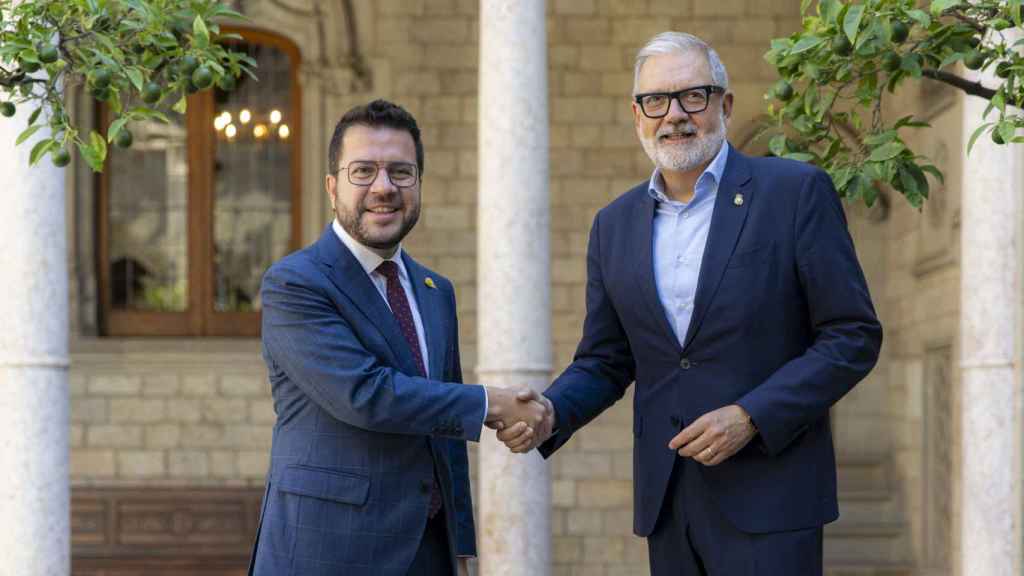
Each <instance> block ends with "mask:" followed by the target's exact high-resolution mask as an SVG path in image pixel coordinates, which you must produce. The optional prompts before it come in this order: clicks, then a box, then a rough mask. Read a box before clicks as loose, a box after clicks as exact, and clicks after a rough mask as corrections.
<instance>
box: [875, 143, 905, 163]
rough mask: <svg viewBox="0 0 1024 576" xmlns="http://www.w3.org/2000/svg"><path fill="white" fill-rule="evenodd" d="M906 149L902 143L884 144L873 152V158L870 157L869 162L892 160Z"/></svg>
mask: <svg viewBox="0 0 1024 576" xmlns="http://www.w3.org/2000/svg"><path fill="white" fill-rule="evenodd" d="M906 149H907V147H906V146H904V145H903V143H902V142H889V143H886V144H882V145H881V146H879V147H878V148H875V149H874V150H872V151H871V156H868V161H869V162H885V161H886V160H892V159H893V158H895V157H897V156H899V155H900V154H901V153H902V152H903V151H904V150H906Z"/></svg>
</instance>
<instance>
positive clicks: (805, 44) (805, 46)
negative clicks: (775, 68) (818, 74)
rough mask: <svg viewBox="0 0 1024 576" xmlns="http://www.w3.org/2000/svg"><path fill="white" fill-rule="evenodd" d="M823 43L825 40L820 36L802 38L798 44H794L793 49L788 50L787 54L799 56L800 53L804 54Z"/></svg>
mask: <svg viewBox="0 0 1024 576" xmlns="http://www.w3.org/2000/svg"><path fill="white" fill-rule="evenodd" d="M824 41H825V39H824V38H822V37H820V36H804V37H803V38H801V39H800V41H799V42H797V43H796V46H793V49H792V50H790V52H789V53H790V55H793V54H800V53H801V52H806V51H808V50H810V49H811V48H814V47H816V46H818V45H820V44H821V43H822V42H824Z"/></svg>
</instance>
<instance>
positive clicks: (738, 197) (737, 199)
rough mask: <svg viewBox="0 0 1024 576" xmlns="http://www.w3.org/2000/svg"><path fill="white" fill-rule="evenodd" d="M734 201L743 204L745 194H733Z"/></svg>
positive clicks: (738, 204) (739, 204) (736, 203)
mask: <svg viewBox="0 0 1024 576" xmlns="http://www.w3.org/2000/svg"><path fill="white" fill-rule="evenodd" d="M732 203H733V204H735V205H737V206H743V194H736V195H735V196H733V198H732Z"/></svg>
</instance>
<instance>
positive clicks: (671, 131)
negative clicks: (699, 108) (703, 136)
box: [656, 124, 697, 138]
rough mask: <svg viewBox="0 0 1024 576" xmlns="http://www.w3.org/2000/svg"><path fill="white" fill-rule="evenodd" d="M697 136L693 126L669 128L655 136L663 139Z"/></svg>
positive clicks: (663, 129) (695, 128)
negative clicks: (667, 137)
mask: <svg viewBox="0 0 1024 576" xmlns="http://www.w3.org/2000/svg"><path fill="white" fill-rule="evenodd" d="M696 134H697V127H696V126H694V125H693V124H685V125H682V126H669V127H665V128H661V129H659V130H658V133H657V134H656V136H657V137H658V138H664V137H666V136H694V135H696Z"/></svg>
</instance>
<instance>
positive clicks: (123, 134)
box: [114, 128, 134, 148]
mask: <svg viewBox="0 0 1024 576" xmlns="http://www.w3.org/2000/svg"><path fill="white" fill-rule="evenodd" d="M132 140H134V138H133V137H132V132H131V130H129V129H127V128H121V131H120V132H118V133H117V136H114V144H117V146H118V148H128V147H130V146H131V145H132Z"/></svg>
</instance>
